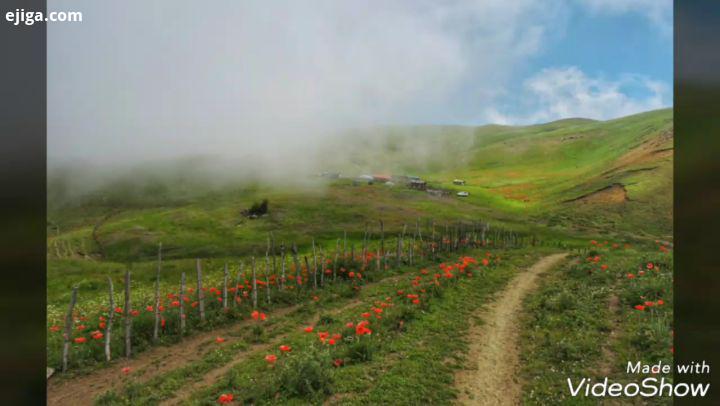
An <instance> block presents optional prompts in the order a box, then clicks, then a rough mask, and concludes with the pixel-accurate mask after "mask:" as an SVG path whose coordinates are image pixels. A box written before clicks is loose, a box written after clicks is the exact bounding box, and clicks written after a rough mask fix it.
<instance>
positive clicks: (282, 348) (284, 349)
mask: <svg viewBox="0 0 720 406" xmlns="http://www.w3.org/2000/svg"><path fill="white" fill-rule="evenodd" d="M280 351H282V352H290V351H292V348H291V347H290V346H289V345H281V346H280Z"/></svg>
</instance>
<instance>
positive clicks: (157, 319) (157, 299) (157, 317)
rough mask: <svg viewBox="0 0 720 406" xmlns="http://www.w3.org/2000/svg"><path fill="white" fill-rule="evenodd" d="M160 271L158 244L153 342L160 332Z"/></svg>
mask: <svg viewBox="0 0 720 406" xmlns="http://www.w3.org/2000/svg"><path fill="white" fill-rule="evenodd" d="M161 269H162V243H159V244H158V264H157V274H156V275H155V326H154V328H153V341H157V340H158V336H159V334H158V333H159V330H160V270H161Z"/></svg>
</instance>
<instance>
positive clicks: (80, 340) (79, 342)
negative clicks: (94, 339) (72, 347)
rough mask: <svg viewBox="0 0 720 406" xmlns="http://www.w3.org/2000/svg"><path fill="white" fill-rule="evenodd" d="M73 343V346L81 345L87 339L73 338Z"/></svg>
mask: <svg viewBox="0 0 720 406" xmlns="http://www.w3.org/2000/svg"><path fill="white" fill-rule="evenodd" d="M73 341H75V344H82V343H84V342H85V341H87V338H85V337H77V338H75V339H74V340H73Z"/></svg>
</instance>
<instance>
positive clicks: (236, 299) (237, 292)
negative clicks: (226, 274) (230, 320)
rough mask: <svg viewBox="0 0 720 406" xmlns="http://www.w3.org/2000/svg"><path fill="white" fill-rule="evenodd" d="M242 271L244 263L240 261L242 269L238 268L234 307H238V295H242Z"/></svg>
mask: <svg viewBox="0 0 720 406" xmlns="http://www.w3.org/2000/svg"><path fill="white" fill-rule="evenodd" d="M242 270H243V263H242V261H240V267H239V268H238V273H237V276H236V277H235V294H234V295H233V307H236V306H237V304H238V295H239V294H240V289H239V288H238V286H239V285H240V276H242Z"/></svg>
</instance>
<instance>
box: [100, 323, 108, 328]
mask: <svg viewBox="0 0 720 406" xmlns="http://www.w3.org/2000/svg"><path fill="white" fill-rule="evenodd" d="M105 326H106V324H105V322H102V323H100V324H98V327H100V328H105Z"/></svg>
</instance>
